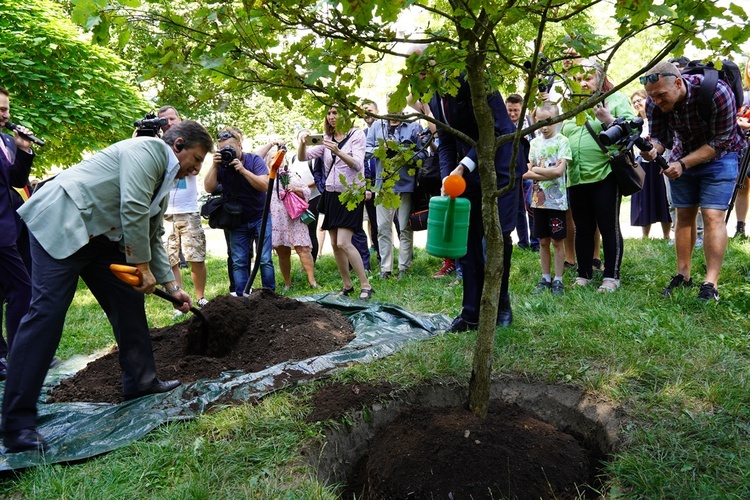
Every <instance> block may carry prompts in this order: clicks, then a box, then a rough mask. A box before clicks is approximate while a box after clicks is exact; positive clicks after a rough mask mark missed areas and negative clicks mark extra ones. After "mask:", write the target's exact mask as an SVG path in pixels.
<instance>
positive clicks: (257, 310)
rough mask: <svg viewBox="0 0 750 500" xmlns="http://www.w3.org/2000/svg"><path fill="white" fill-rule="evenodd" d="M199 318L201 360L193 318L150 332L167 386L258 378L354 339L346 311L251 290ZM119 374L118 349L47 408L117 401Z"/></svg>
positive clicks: (215, 303) (65, 385) (58, 391)
mask: <svg viewBox="0 0 750 500" xmlns="http://www.w3.org/2000/svg"><path fill="white" fill-rule="evenodd" d="M202 312H203V314H204V315H205V316H206V318H207V319H208V322H209V329H210V331H209V337H208V347H207V350H206V353H205V354H203V355H195V354H190V353H191V352H194V350H193V349H192V347H194V346H195V344H196V342H198V338H199V335H200V328H201V323H200V321H199V320H198V319H197V318H195V317H192V316H191V315H188V316H187V319H186V321H183V322H181V323H177V324H174V325H170V326H168V327H164V328H155V329H152V330H151V341H152V343H153V349H154V358H155V359H156V370H157V373H158V376H159V378H161V379H162V380H171V379H179V380H180V381H182V383H183V384H186V383H190V382H194V381H196V380H202V379H214V378H217V377H219V375H220V374H221V372H224V371H231V370H240V371H243V372H246V373H250V372H257V371H260V370H263V369H265V368H267V367H269V366H273V365H275V364H278V363H281V362H284V361H290V360H300V359H306V358H309V357H312V356H318V355H321V354H325V353H328V352H332V351H335V350H337V349H339V348H341V347H342V346H344V345H346V344H347V343H349V342H350V341H351V340H352V339H353V338H354V328H353V327H352V325H351V323H349V321H347V319H346V318H345V317H344V316H343V315H342V314H341V313H338V312H336V311H332V310H329V309H324V308H322V307H320V306H319V305H317V304H315V303H308V302H299V301H297V300H293V299H290V298H287V297H283V296H281V295H277V294H275V293H274V292H272V291H270V290H258V291H256V292H253V293H252V294H251V295H250V297H249V298H248V300H246V299H245V298H244V297H239V298H238V297H232V296H230V295H226V296H221V297H217V298H215V299H213V300H212V301H211V302H209V303H208V305H206V306H205V307H204V308H203V309H202ZM120 373H121V370H120V365H119V362H118V351H117V348H114V349H113V350H112V351H111V352H110V353H108V354H106V355H105V356H103V357H101V358H99V359H97V360H95V361H93V362H91V363H89V365H88V366H87V367H86V368H84V369H83V370H81V371H80V372H78V373H77V374H76V375H74V376H73V377H70V378H68V379H65V380H63V381H62V382H61V383H60V384H59V385H58V386H57V387H55V388H54V390H53V391H52V394H51V396H50V398H49V399H48V400H47V402H49V403H59V402H75V401H87V402H105V403H120V402H121V401H122V400H123V398H122V382H121V381H120Z"/></svg>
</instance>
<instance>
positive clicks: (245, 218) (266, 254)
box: [203, 127, 276, 296]
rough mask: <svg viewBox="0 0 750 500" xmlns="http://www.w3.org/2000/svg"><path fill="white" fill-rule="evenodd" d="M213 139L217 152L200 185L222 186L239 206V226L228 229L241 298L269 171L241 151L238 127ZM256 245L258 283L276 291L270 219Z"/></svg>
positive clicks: (257, 234) (211, 189)
mask: <svg viewBox="0 0 750 500" xmlns="http://www.w3.org/2000/svg"><path fill="white" fill-rule="evenodd" d="M216 140H217V146H218V151H216V153H215V154H214V162H213V164H212V165H211V168H210V169H209V171H208V173H207V174H206V178H205V180H204V181H203V182H204V187H205V189H206V191H207V192H209V193H212V192H214V191H215V190H216V188H217V187H218V185H219V184H221V186H222V192H223V196H225V197H226V198H229V199H232V200H236V201H237V202H239V204H240V205H241V210H242V212H241V215H240V225H239V226H238V227H236V228H232V229H230V230H229V245H230V252H231V255H232V274H233V276H234V291H235V293H236V294H237V295H238V296H241V295H242V294H243V292H244V290H245V286H246V284H247V280H248V279H249V269H250V254H251V252H252V247H253V243H255V242H256V241H257V240H258V238H260V231H261V223H262V221H263V207H264V205H265V200H266V191H267V190H268V178H269V170H268V166H267V165H266V162H265V161H263V158H261V157H260V156H258V155H257V154H254V153H245V152H243V151H242V132H241V131H240V130H239V129H238V128H236V127H226V128H225V129H224V130H222V131H221V132H219V134H218V135H217V136H216ZM257 243H258V248H259V252H260V278H261V284H262V286H263V288H268V289H270V290H276V276H275V274H274V269H273V260H272V255H271V253H272V249H271V217H268V219H267V222H266V229H265V234H264V238H263V241H257Z"/></svg>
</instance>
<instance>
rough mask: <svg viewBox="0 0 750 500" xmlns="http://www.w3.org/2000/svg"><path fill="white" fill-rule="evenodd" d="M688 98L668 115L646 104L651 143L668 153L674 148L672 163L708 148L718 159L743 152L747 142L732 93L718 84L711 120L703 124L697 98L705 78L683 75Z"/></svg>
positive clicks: (720, 83)
mask: <svg viewBox="0 0 750 500" xmlns="http://www.w3.org/2000/svg"><path fill="white" fill-rule="evenodd" d="M682 81H683V82H684V83H685V89H686V90H687V94H686V96H685V100H684V101H683V102H681V103H678V104H676V105H675V107H674V109H672V111H670V112H669V113H663V112H661V110H659V109H658V108H656V105H655V104H654V101H652V100H651V98H648V100H647V101H646V115H647V116H648V124H649V128H650V129H651V139H653V140H656V141H659V142H660V143H661V144H662V145H663V146H664V147H665V148H666V149H669V148H670V146H672V154H671V155H670V158H669V161H677V160H678V159H680V158H684V157H685V156H687V155H689V154H690V153H692V152H693V151H695V150H697V149H699V148H700V147H701V146H704V145H706V144H708V145H709V146H711V147H712V148H713V149H714V150H716V157H717V158H720V157H722V156H724V155H725V154H726V153H729V152H732V151H739V150H740V149H742V146H743V144H744V139H743V138H742V134H741V133H740V130H739V127H738V126H737V105H736V103H735V100H734V93H733V92H732V89H731V88H730V87H729V85H727V84H726V83H724V82H723V81H721V80H719V82H718V83H717V85H716V92H714V99H713V103H712V106H711V120H710V121H709V122H705V121H703V119H702V118H701V117H700V115H699V114H698V94H699V90H700V85H701V83H703V75H683V76H682Z"/></svg>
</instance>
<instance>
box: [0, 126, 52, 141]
mask: <svg viewBox="0 0 750 500" xmlns="http://www.w3.org/2000/svg"><path fill="white" fill-rule="evenodd" d="M5 128H7V129H8V130H12V131H14V132H18V134H19V135H20V136H21V137H24V138H26V139H28V140H30V141H31V142H33V143H34V144H38V145H39V146H44V141H43V140H41V139H39V138H38V137H34V136H33V135H28V134H24V133H23V132H21V131H20V130H18V125H16V124H15V123H12V122H5Z"/></svg>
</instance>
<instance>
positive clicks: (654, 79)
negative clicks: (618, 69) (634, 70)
mask: <svg viewBox="0 0 750 500" xmlns="http://www.w3.org/2000/svg"><path fill="white" fill-rule="evenodd" d="M660 76H673V77H675V78H677V75H673V74H672V73H651V74H650V75H646V76H642V77H641V78H640V82H641V85H646V83H649V82H651V83H656V82H658V81H659V77H660Z"/></svg>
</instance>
